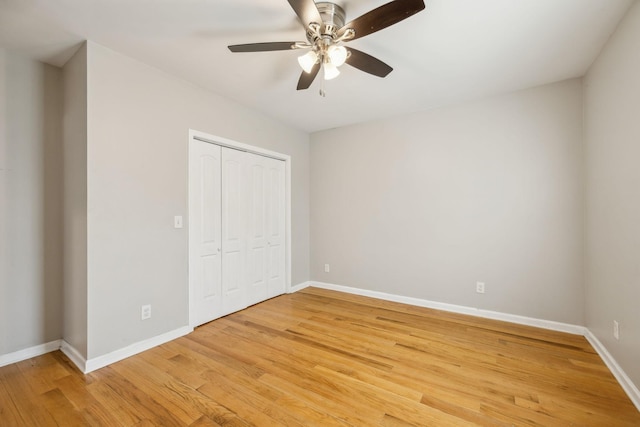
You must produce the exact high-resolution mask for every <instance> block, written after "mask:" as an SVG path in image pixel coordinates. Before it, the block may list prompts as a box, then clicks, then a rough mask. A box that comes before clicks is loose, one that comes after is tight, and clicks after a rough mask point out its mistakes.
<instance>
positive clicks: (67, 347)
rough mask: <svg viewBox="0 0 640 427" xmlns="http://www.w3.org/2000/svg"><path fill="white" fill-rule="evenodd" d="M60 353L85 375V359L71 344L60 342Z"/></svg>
mask: <svg viewBox="0 0 640 427" xmlns="http://www.w3.org/2000/svg"><path fill="white" fill-rule="evenodd" d="M60 351H61V352H63V353H64V354H65V355H66V356H67V357H68V358H69V360H71V361H72V362H73V364H74V365H76V366H77V367H78V369H80V372H82V373H85V367H86V366H87V359H85V357H84V356H83V355H82V354H81V353H80V352H79V351H78V350H77V349H76V348H75V347H74V346H72V345H71V344H69V343H68V342H66V341H65V340H62V343H61V345H60Z"/></svg>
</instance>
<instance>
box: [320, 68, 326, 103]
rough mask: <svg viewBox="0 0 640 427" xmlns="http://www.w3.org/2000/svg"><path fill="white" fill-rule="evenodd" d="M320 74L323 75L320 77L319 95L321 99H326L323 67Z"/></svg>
mask: <svg viewBox="0 0 640 427" xmlns="http://www.w3.org/2000/svg"><path fill="white" fill-rule="evenodd" d="M322 74H323V75H322V79H321V81H320V92H319V93H320V96H321V97H323V98H326V96H327V93H326V92H325V91H324V82H325V80H326V79H325V78H324V67H323V69H322Z"/></svg>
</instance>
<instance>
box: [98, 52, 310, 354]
mask: <svg viewBox="0 0 640 427" xmlns="http://www.w3.org/2000/svg"><path fill="white" fill-rule="evenodd" d="M190 128H191V129H195V130H199V131H203V132H206V133H209V134H213V135H217V136H221V137H224V138H228V139H233V140H236V141H239V142H243V143H246V144H251V145H255V146H259V147H263V148H267V149H270V150H274V151H278V152H281V153H284V154H288V155H290V156H291V158H292V217H293V218H292V228H293V229H292V234H293V242H292V245H293V247H292V264H293V266H292V270H293V271H292V276H293V279H292V284H294V285H295V284H298V283H300V282H304V281H306V280H308V277H309V271H308V269H309V255H308V254H309V224H308V215H309V208H308V193H309V185H308V162H309V137H308V135H306V134H305V133H303V132H299V131H296V130H292V129H290V128H287V127H285V126H284V125H281V124H278V123H276V122H274V121H273V120H271V119H269V118H267V117H265V116H263V115H261V114H258V113H256V112H254V111H252V110H249V109H247V108H245V107H242V106H240V105H238V104H235V103H233V102H231V101H229V100H226V99H224V98H221V97H219V96H217V95H214V94H212V93H209V92H207V91H205V90H202V89H200V88H198V87H196V86H193V85H191V84H189V83H187V82H185V81H183V80H180V79H177V78H175V77H172V76H170V75H167V74H165V73H163V72H161V71H159V70H157V69H155V68H152V67H150V66H147V65H145V64H142V63H140V62H137V61H135V60H133V59H130V58H128V57H126V56H123V55H121V54H118V53H116V52H114V51H111V50H109V49H107V48H104V47H102V46H100V45H97V44H95V43H91V42H89V43H88V163H87V168H88V171H87V176H88V178H87V182H88V189H87V190H88V264H87V265H88V303H89V306H88V316H89V320H88V344H89V348H88V357H89V358H95V357H98V356H101V355H104V354H106V353H108V352H111V351H114V350H117V349H119V348H122V347H125V346H127V345H129V344H133V343H136V342H138V341H141V340H144V339H146V338H151V337H154V336H157V335H159V334H162V333H165V332H169V331H172V330H175V329H177V328H180V327H184V326H187V325H188V281H187V277H188V276H187V274H188V263H187V261H188V259H187V235H188V233H187V228H186V227H185V228H183V229H174V228H173V217H174V215H183V217H184V218H185V222H186V219H187V218H188V212H187V206H188V204H187V189H188V185H187V177H188V174H187V154H188V150H187V149H188V147H187V143H188V130H189V129H190ZM142 304H151V305H152V318H151V319H150V320H147V321H144V322H142V321H141V320H140V306H141V305H142Z"/></svg>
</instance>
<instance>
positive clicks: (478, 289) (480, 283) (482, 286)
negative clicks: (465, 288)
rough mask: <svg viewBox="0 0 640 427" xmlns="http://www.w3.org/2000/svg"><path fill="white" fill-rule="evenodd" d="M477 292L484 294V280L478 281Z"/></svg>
mask: <svg viewBox="0 0 640 427" xmlns="http://www.w3.org/2000/svg"><path fill="white" fill-rule="evenodd" d="M476 292H477V293H479V294H484V282H476Z"/></svg>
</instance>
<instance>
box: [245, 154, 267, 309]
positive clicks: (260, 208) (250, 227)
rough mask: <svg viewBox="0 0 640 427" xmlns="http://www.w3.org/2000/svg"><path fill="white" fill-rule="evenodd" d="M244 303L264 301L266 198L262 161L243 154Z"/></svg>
mask: <svg viewBox="0 0 640 427" xmlns="http://www.w3.org/2000/svg"><path fill="white" fill-rule="evenodd" d="M247 171H248V182H249V183H250V185H249V186H248V188H247V194H246V196H247V272H248V273H249V274H248V277H247V294H248V298H247V303H248V305H251V304H255V303H258V302H260V301H264V300H265V299H267V257H268V253H267V231H266V226H267V224H266V217H267V199H266V197H267V195H266V191H267V188H266V174H267V170H266V167H265V158H264V157H262V156H257V155H247Z"/></svg>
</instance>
